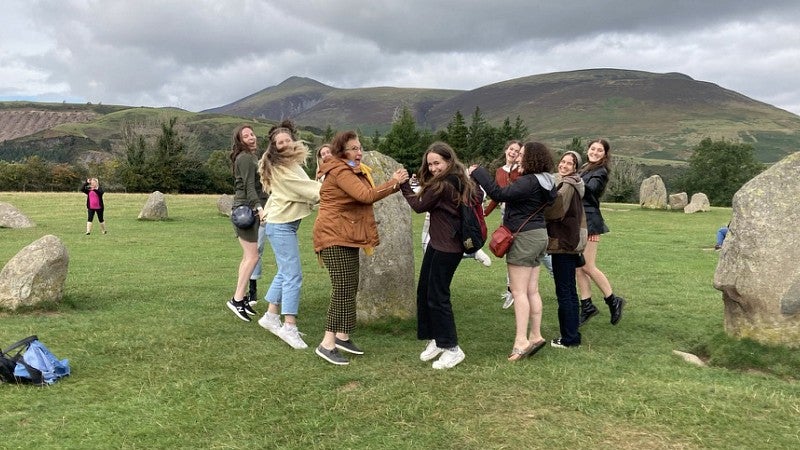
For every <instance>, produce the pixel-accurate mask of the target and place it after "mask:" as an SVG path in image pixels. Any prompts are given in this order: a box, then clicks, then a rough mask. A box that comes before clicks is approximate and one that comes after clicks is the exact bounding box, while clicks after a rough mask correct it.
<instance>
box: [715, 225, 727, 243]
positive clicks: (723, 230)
mask: <svg viewBox="0 0 800 450" xmlns="http://www.w3.org/2000/svg"><path fill="white" fill-rule="evenodd" d="M727 235H728V227H721V228H720V229H719V230H717V245H719V246H721V245H722V243H723V242H725V236H727Z"/></svg>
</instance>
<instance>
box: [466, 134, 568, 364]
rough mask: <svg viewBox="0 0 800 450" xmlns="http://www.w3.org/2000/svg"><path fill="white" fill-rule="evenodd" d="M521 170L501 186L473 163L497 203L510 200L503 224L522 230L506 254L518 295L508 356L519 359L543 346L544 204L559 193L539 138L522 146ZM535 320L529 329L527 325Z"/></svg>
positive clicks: (476, 174) (473, 172)
mask: <svg viewBox="0 0 800 450" xmlns="http://www.w3.org/2000/svg"><path fill="white" fill-rule="evenodd" d="M520 154H521V162H520V167H521V169H522V175H521V176H520V177H519V178H517V179H516V181H514V182H513V183H511V184H510V185H508V186H506V187H500V186H498V185H497V183H496V182H495V180H494V178H493V177H492V175H491V174H490V173H489V172H488V171H487V170H486V169H484V168H483V167H477V168H476V166H473V167H471V168H470V170H471V175H472V177H473V178H474V179H475V180H476V181H477V182H478V184H480V185H481V187H482V188H483V189H484V190H485V191H486V194H487V195H488V196H489V197H490V198H491V199H492V200H494V201H496V202H498V203H499V202H505V204H506V207H505V211H504V213H503V225H505V226H506V227H508V228H509V229H510V230H511V231H512V232H517V230H519V233H518V234H517V236H516V238H515V239H514V242H513V243H512V244H511V248H510V249H509V251H508V253H507V254H506V264H507V265H508V276H509V281H510V284H511V295H513V296H514V317H515V323H516V333H515V337H514V345H513V347H512V350H511V353H510V354H509V355H508V360H509V361H518V360H520V359H522V358H525V357H526V356H530V355H532V354H534V353H536V352H537V351H539V349H541V348H542V347H543V346H544V344H545V343H547V341H546V340H545V339H544V338H543V337H542V332H541V325H542V297H541V296H540V295H539V266H540V264H541V263H542V260H543V258H544V256H545V250H546V249H547V230H546V229H545V221H544V207H545V206H546V205H547V204H549V203H551V202H552V201H553V199H554V198H555V195H556V189H555V183H554V182H553V175H552V174H551V173H550V172H552V171H553V157H552V156H551V155H550V150H549V149H548V148H547V147H546V146H545V145H544V144H541V143H538V142H526V143H525V145H523V146H522V148H521V149H520ZM529 324H530V331H529V330H528V325H529Z"/></svg>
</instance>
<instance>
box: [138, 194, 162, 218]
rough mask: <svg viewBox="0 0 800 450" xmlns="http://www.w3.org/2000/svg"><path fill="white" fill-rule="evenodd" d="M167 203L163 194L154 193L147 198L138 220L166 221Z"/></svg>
mask: <svg viewBox="0 0 800 450" xmlns="http://www.w3.org/2000/svg"><path fill="white" fill-rule="evenodd" d="M168 218H169V214H168V213H167V201H166V200H165V199H164V194H162V193H161V192H159V191H155V192H153V193H152V194H150V195H149V196H148V197H147V202H146V203H145V204H144V207H142V211H141V212H140V213H139V220H167V219H168Z"/></svg>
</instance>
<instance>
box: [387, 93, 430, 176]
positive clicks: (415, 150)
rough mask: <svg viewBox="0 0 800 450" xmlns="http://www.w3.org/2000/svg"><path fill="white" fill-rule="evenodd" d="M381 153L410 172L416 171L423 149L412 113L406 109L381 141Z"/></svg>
mask: <svg viewBox="0 0 800 450" xmlns="http://www.w3.org/2000/svg"><path fill="white" fill-rule="evenodd" d="M379 150H380V151H381V153H383V154H385V155H388V156H391V157H392V158H394V159H395V160H396V161H397V162H399V163H400V164H402V165H403V166H404V167H406V168H407V169H408V170H409V171H413V170H416V169H417V167H418V166H419V161H420V160H421V158H422V153H423V151H424V150H423V148H422V147H421V146H420V132H419V131H418V130H417V123H416V121H415V120H414V116H412V115H411V111H409V109H408V108H406V107H404V108H403V109H402V111H401V112H400V114H399V115H398V118H397V120H395V121H394V123H392V129H391V130H389V133H387V134H386V136H385V137H384V138H383V141H381V143H380V146H379Z"/></svg>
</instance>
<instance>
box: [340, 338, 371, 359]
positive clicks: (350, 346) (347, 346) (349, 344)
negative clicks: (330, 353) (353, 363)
mask: <svg viewBox="0 0 800 450" xmlns="http://www.w3.org/2000/svg"><path fill="white" fill-rule="evenodd" d="M335 342H336V348H338V349H339V350H343V351H345V352H347V353H352V354H354V355H363V354H364V350H361V349H360V348H358V347H357V346H356V344H354V343H353V341H352V340H350V339H348V340H346V341H343V340H341V339H339V338H336V341H335Z"/></svg>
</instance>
